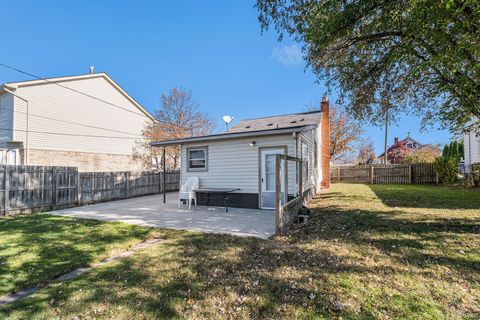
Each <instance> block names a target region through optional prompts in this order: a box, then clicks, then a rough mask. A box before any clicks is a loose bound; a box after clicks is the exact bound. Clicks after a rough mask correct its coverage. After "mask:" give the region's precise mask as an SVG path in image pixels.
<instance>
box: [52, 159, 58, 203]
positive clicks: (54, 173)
mask: <svg viewBox="0 0 480 320" xmlns="http://www.w3.org/2000/svg"><path fill="white" fill-rule="evenodd" d="M56 206H57V170H56V167H52V210H55V208H56Z"/></svg>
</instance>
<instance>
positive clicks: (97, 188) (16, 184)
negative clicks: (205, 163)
mask: <svg viewBox="0 0 480 320" xmlns="http://www.w3.org/2000/svg"><path fill="white" fill-rule="evenodd" d="M179 184H180V172H178V171H172V172H167V173H166V191H175V190H178V189H179ZM161 192H163V173H159V172H125V171H118V172H78V170H77V168H75V167H49V166H0V215H4V214H15V213H23V212H33V211H48V210H55V209H61V208H66V207H73V206H78V205H85V204H91V203H97V202H104V201H111V200H118V199H126V198H131V197H139V196H145V195H152V194H158V193H161Z"/></svg>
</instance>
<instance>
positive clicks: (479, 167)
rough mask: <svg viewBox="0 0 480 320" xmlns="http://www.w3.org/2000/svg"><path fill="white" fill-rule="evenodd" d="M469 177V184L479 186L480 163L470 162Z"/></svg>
mask: <svg viewBox="0 0 480 320" xmlns="http://www.w3.org/2000/svg"><path fill="white" fill-rule="evenodd" d="M469 178H470V179H469V180H470V185H471V186H473V187H480V163H474V164H472V168H471V172H470V175H469Z"/></svg>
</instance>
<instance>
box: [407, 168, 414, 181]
mask: <svg viewBox="0 0 480 320" xmlns="http://www.w3.org/2000/svg"><path fill="white" fill-rule="evenodd" d="M412 170H413V168H412V165H411V164H410V165H409V166H408V183H410V184H412V183H413V175H412Z"/></svg>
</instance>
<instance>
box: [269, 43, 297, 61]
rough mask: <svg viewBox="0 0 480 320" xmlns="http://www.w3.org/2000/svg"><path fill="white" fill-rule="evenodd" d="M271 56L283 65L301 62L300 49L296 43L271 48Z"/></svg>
mask: <svg viewBox="0 0 480 320" xmlns="http://www.w3.org/2000/svg"><path fill="white" fill-rule="evenodd" d="M272 58H273V59H275V60H277V61H278V62H280V63H281V64H283V65H285V66H296V65H299V64H301V63H302V61H303V57H302V49H301V48H300V46H299V45H298V44H291V45H284V46H281V47H276V48H273V52H272Z"/></svg>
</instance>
